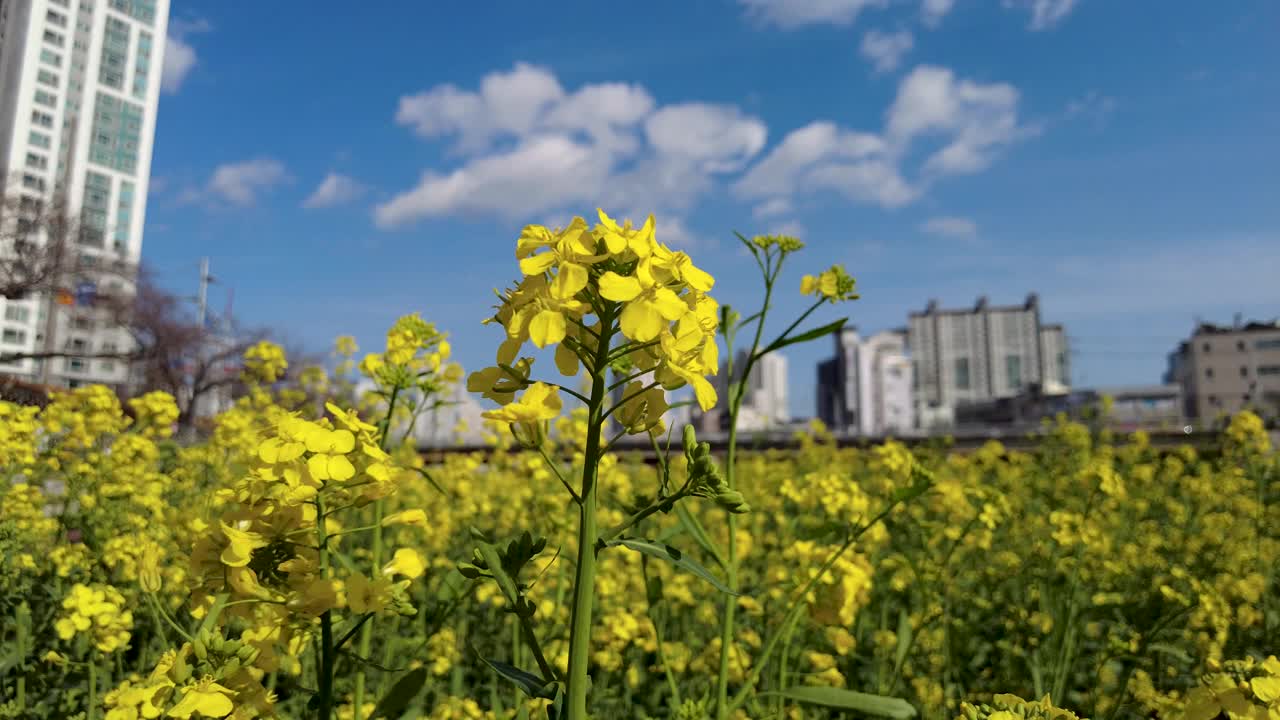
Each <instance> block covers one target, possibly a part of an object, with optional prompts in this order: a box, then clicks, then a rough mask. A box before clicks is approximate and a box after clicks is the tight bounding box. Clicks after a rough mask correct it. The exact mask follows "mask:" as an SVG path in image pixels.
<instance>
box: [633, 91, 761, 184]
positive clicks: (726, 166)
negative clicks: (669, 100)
mask: <svg viewBox="0 0 1280 720" xmlns="http://www.w3.org/2000/svg"><path fill="white" fill-rule="evenodd" d="M644 129H645V135H646V137H647V138H648V140H649V144H650V145H652V146H653V147H654V148H655V149H657V151H658V152H659V153H662V154H664V155H667V156H668V157H672V158H680V159H682V160H686V161H688V162H689V163H691V164H693V165H695V166H697V167H699V168H700V169H702V170H703V171H705V172H731V171H734V170H740V169H742V166H743V165H745V164H746V163H747V161H749V160H750V159H751V158H753V157H755V155H756V154H757V153H759V152H760V151H761V150H762V149H763V148H764V141H765V137H766V130H765V127H764V124H763V123H761V122H759V121H758V120H755V119H754V118H749V117H747V116H745V115H743V114H742V113H741V112H739V111H738V109H737V108H735V107H726V106H722V105H708V104H706V103H685V104H683V105H668V106H667V107H664V108H662V109H661V110H659V111H657V112H656V113H654V114H653V115H651V116H649V119H648V120H646V121H645V128H644Z"/></svg>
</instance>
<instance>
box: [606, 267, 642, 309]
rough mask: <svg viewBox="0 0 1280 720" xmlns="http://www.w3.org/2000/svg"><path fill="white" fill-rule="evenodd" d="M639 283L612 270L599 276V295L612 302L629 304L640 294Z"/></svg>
mask: <svg viewBox="0 0 1280 720" xmlns="http://www.w3.org/2000/svg"><path fill="white" fill-rule="evenodd" d="M640 289H641V288H640V281H639V280H637V279H636V278H634V277H625V276H622V275H619V274H617V273H615V272H613V271H612V270H610V271H609V272H606V273H605V274H604V275H601V276H600V295H601V296H603V297H604V298H605V299H606V300H612V301H614V302H629V301H631V300H634V299H635V298H636V296H637V295H639V294H640Z"/></svg>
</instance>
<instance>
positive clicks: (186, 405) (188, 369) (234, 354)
mask: <svg viewBox="0 0 1280 720" xmlns="http://www.w3.org/2000/svg"><path fill="white" fill-rule="evenodd" d="M129 328H130V332H131V334H132V336H133V340H134V348H135V349H134V351H133V356H132V358H131V360H132V362H133V371H134V380H135V382H134V383H133V384H134V385H135V387H136V388H137V390H138V391H140V392H145V391H151V390H163V391H165V392H168V393H170V394H171V395H173V396H174V397H175V398H176V399H177V401H178V409H179V413H180V414H179V417H178V424H179V425H180V426H181V427H183V428H186V429H190V428H192V427H193V426H194V424H195V422H196V420H197V419H198V413H197V411H198V410H199V404H200V401H201V400H202V399H205V398H209V397H211V396H214V395H215V394H219V391H225V393H226V394H227V396H228V397H231V396H235V395H237V394H239V391H240V390H241V387H240V386H241V385H242V382H241V379H240V359H241V357H242V356H243V355H244V353H245V351H246V350H248V349H249V348H250V347H251V346H253V345H254V344H255V343H257V342H258V341H260V340H263V339H265V338H267V337H268V336H269V335H270V333H268V332H267V331H266V330H247V331H246V330H238V329H235V330H232V331H231V332H214V331H212V330H210V329H209V328H208V327H202V326H201V325H200V324H199V323H198V322H197V319H196V318H195V317H194V316H193V314H192V312H191V311H190V309H189V308H188V307H187V305H186V304H185V302H184V300H183V298H181V297H179V296H176V295H174V294H173V293H170V292H168V291H167V290H164V289H163V288H161V287H159V286H158V285H157V284H156V283H155V281H154V279H153V276H152V274H151V273H150V272H149V271H147V270H146V269H143V270H142V271H140V273H139V275H138V283H137V291H136V294H135V300H134V304H133V312H132V319H131V322H130V323H129Z"/></svg>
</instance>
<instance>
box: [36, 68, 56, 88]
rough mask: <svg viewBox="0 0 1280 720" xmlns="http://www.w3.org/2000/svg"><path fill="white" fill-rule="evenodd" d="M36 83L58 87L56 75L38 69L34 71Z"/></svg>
mask: <svg viewBox="0 0 1280 720" xmlns="http://www.w3.org/2000/svg"><path fill="white" fill-rule="evenodd" d="M36 82H38V83H40V84H42V85H48V86H49V87H52V88H56V87H58V73H56V72H54V71H52V70H45V69H44V68H40V69H39V70H37V71H36Z"/></svg>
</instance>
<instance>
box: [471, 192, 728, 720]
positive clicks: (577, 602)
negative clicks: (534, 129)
mask: <svg viewBox="0 0 1280 720" xmlns="http://www.w3.org/2000/svg"><path fill="white" fill-rule="evenodd" d="M599 218H600V222H599V223H598V224H597V225H596V226H595V227H594V228H592V227H589V226H588V225H587V222H586V221H585V220H583V219H582V218H574V219H573V221H572V222H571V223H569V225H568V226H567V227H565V228H562V229H556V230H552V229H549V228H546V227H543V226H540V225H530V226H528V227H526V228H524V231H523V232H522V233H521V235H520V238H519V240H517V243H516V258H517V259H518V260H519V263H520V270H521V273H522V275H523V278H522V279H521V280H520V281H519V283H518V284H517V285H516V287H514V288H513V289H510V290H508V291H506V292H505V293H502V294H501V295H500V296H499V300H500V302H499V305H498V308H497V313H496V314H495V315H494V316H493V317H492V318H491V319H490V320H489V321H488V322H492V323H497V324H498V325H500V326H502V328H503V329H504V330H505V331H506V339H505V340H504V341H503V343H502V344H501V346H500V347H499V349H498V353H497V362H496V364H495V365H494V366H493V367H491V368H486V369H484V370H480V371H478V372H475V373H472V375H471V376H470V378H469V379H468V383H467V387H468V389H469V390H471V391H473V392H480V393H483V394H484V396H485V397H486V398H489V399H491V400H494V401H496V402H497V403H498V404H499V405H500V406H501V407H500V408H498V409H496V410H492V411H489V412H487V413H485V417H487V418H489V419H491V420H497V421H500V422H505V423H508V424H509V425H510V427H511V432H512V434H513V435H514V436H515V438H516V439H517V441H519V442H520V443H521V444H522V445H523V446H525V447H528V448H530V449H537V450H539V451H542V455H543V457H544V459H548V462H550V460H549V458H548V456H547V454H546V452H545V445H546V442H547V433H548V429H549V424H550V422H551V421H552V420H554V419H555V418H556V417H558V416H559V415H560V414H561V411H562V409H563V406H562V403H563V401H562V398H561V393H563V394H565V395H569V396H571V397H573V398H575V399H577V400H578V401H579V402H581V403H582V404H583V405H585V406H586V410H587V430H586V432H587V435H586V448H585V452H584V456H583V467H582V474H581V482H580V483H579V485H578V486H577V487H576V488H575V487H573V486H571V485H570V484H569V483H568V482H567V481H566V480H564V479H563V478H561V480H562V482H563V483H564V485H565V489H566V491H567V492H568V493H569V495H570V497H571V499H572V502H573V503H574V504H576V505H577V506H578V527H577V530H578V548H577V556H576V564H575V573H574V583H573V588H572V597H573V600H572V603H573V604H572V611H571V614H570V631H569V663H568V673H567V675H566V676H565V677H563V678H560V677H555V676H551V677H548V676H547V673H548V670H549V668H542V669H541V672H542V677H541V682H542V685H541V686H540V687H530V686H528V683H529V682H530V681H529V680H528V678H527V677H525V676H516V677H515V678H513V679H517V681H520V680H521V679H522V680H523V682H524V683H525V684H526V689H527V690H529V691H530V692H531V694H538V693H542V696H543V697H547V696H557V695H558V691H555V690H552V689H551V688H555V687H557V686H558V685H560V684H563V686H564V693H563V696H562V698H560V699H562V700H563V703H564V705H563V709H564V712H563V714H562V715H561V716H562V717H567V718H569V720H584V719H585V718H586V717H587V708H588V697H587V693H588V689H589V686H590V676H589V671H588V664H589V661H590V655H591V629H592V617H593V610H594V605H595V581H596V563H597V559H598V555H599V553H600V552H601V551H602V550H604V549H605V548H607V547H612V546H617V545H623V546H629V547H632V548H633V549H637V548H644V549H641V550H640V551H641V552H645V551H646V550H647V549H648V548H649V546H648V545H644V544H639V543H634V542H633V543H631V544H630V545H627V543H628V542H629V539H628V538H627V537H626V535H627V533H628V532H629V531H631V530H633V529H634V528H635V527H636V526H637V525H638V524H639V523H640V522H641V521H642V520H643V519H644V518H646V517H648V516H649V515H651V514H653V513H654V512H657V511H659V510H661V511H666V512H669V511H670V510H671V509H672V507H673V506H674V505H675V503H676V502H677V501H679V500H682V499H684V498H686V497H689V496H692V495H702V496H705V497H711V498H714V499H716V500H717V502H719V503H721V504H722V505H725V506H726V507H732V508H734V509H736V510H739V511H741V510H744V509H745V504H743V503H741V502H740V500H741V498H740V497H739V498H737V500H736V501H735V500H734V498H733V496H731V495H728V494H726V493H724V492H723V491H724V490H725V488H724V487H723V480H721V479H720V478H719V476H718V475H716V474H715V472H714V471H713V470H711V469H710V468H711V465H710V463H709V461H708V462H704V463H703V464H701V465H699V466H698V467H699V468H703V469H704V471H702V472H694V471H692V470H691V472H690V478H689V480H688V482H686V484H685V486H683V487H682V488H680V489H679V490H676V491H674V492H672V491H671V490H670V489H669V488H667V487H662V488H660V490H659V492H658V494H657V497H656V499H655V500H654V501H653V503H651V505H650V506H649V507H645V508H641V509H639V510H638V511H637V512H635V513H634V514H633V515H632V516H631V517H630V518H629V519H628V520H627V521H625V522H624V523H622V525H621V526H620V527H618V528H614V529H613V530H611V531H609V532H608V533H607V534H606V533H602V532H601V529H600V527H599V521H598V514H597V513H598V505H599V502H600V500H599V498H600V483H601V477H600V473H599V470H600V463H601V460H602V458H603V457H604V456H605V454H606V453H607V452H608V450H609V448H610V446H611V445H612V444H613V442H614V441H616V440H617V439H618V437H620V436H622V435H625V434H642V433H650V434H656V433H660V432H662V431H663V430H664V423H663V420H662V416H663V414H664V413H665V412H666V411H667V409H668V405H667V401H666V397H665V393H664V391H665V390H673V389H676V388H679V387H681V386H684V385H690V386H692V387H693V390H694V395H695V397H696V398H697V402H698V404H699V405H700V406H701V407H702V409H703V410H709V409H711V408H712V407H713V406H714V405H715V403H716V399H717V398H716V392H715V388H714V387H713V386H712V384H711V382H710V381H708V380H707V378H706V376H707V375H710V374H714V373H715V372H716V370H717V367H718V362H719V352H718V348H717V346H716V328H717V323H718V311H719V306H718V304H717V303H716V301H715V300H713V299H712V298H711V296H710V295H709V294H708V293H709V291H710V290H711V287H712V285H713V284H714V280H713V278H712V277H711V276H710V275H708V274H707V273H705V272H703V271H702V270H700V269H699V268H698V267H697V266H695V265H694V264H693V261H692V260H691V259H690V258H689V256H688V255H686V254H684V253H682V252H675V251H673V250H671V249H670V248H668V247H666V246H665V245H663V244H661V243H659V242H658V241H657V239H656V236H655V230H654V220H653V217H652V216H650V217H649V219H648V220H647V221H646V222H645V223H644V224H643V225H642V226H640V227H638V228H637V227H633V226H632V225H631V223H629V222H627V223H623V224H619V223H617V222H616V221H614V220H613V219H612V218H610V217H609V216H608V215H607V214H605V213H604V211H600V212H599ZM530 341H532V342H533V344H534V345H535V346H536V347H538V348H547V347H551V346H555V365H556V369H557V370H558V371H559V374H560V375H561V376H563V377H567V378H574V377H577V376H578V375H579V373H580V372H585V373H586V376H587V378H588V379H589V381H590V390H589V391H587V392H588V394H586V395H583V394H581V393H578V392H575V391H574V390H573V389H571V388H570V387H568V386H566V385H562V384H557V383H549V382H544V381H535V380H534V379H533V377H532V368H533V363H534V358H532V357H519V355H520V351H521V349H522V348H523V347H524V346H525V344H526V343H528V342H530ZM610 371H612V373H613V375H614V376H618V377H621V379H619V380H616V381H614V382H612V383H611V382H610V378H611V375H610ZM618 390H621V397H620V398H619V399H617V400H616V401H614V399H613V398H612V397H611V396H613V395H614V392H615V391H618ZM517 395H518V396H519V397H518V398H517ZM610 418H614V419H616V420H617V421H618V424H619V425H620V426H621V428H622V429H621V430H620V431H619V432H617V434H616V435H614V437H612V438H607V437H606V432H607V431H608V427H609V426H608V421H609V420H610ZM552 468H553V470H554V469H555V467H554V465H552ZM557 474H558V470H557ZM543 544H545V543H543ZM523 547H524V546H519V548H523ZM477 560H478V562H477V563H476V564H473V565H467V566H465V567H464V568H463V570H464V573H467V574H469V575H470V576H471V577H479V576H484V577H488V578H492V579H494V580H495V581H497V582H498V584H499V587H500V588H502V591H503V593H504V595H506V596H507V599H508V601H509V602H511V603H512V604H513V605H514V606H515V607H516V612H517V614H520V615H521V617H522V618H523V619H524V620H525V621H527V620H528V619H529V618H530V617H531V616H532V614H533V610H532V605H531V604H529V603H528V601H527V599H525V598H524V597H523V590H524V586H523V585H522V584H521V583H520V581H519V577H518V575H519V569H520V567H521V566H522V565H523V563H524V562H526V561H527V560H528V557H527V552H519V551H518V547H517V545H516V543H513V545H512V546H509V547H508V549H507V550H506V551H505V554H500V553H499V552H498V551H497V550H496V549H495V548H494V547H493V546H492V545H489V544H488V543H487V542H486V543H484V544H482V546H481V547H480V548H478V549H477ZM522 608H527V611H524V610H522ZM526 638H527V639H528V640H529V641H530V643H531V645H532V649H533V650H534V652H535V654H540V649H539V648H538V647H537V638H536V635H535V634H534V633H532V632H529V633H526ZM495 667H498V666H496V665H495Z"/></svg>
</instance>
